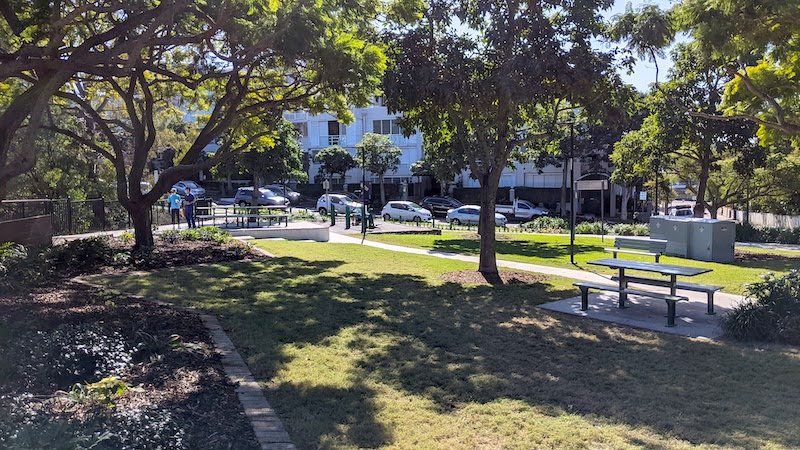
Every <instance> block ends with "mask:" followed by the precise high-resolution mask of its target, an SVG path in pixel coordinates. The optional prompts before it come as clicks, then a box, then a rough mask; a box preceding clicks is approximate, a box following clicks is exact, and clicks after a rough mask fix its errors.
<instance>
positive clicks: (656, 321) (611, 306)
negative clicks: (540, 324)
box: [539, 292, 731, 339]
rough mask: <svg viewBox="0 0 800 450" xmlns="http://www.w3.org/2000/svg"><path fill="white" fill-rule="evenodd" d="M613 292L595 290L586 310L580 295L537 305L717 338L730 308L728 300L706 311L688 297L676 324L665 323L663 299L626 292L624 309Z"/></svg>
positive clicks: (678, 313)
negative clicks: (709, 311)
mask: <svg viewBox="0 0 800 450" xmlns="http://www.w3.org/2000/svg"><path fill="white" fill-rule="evenodd" d="M617 298H618V297H617V294H616V293H605V292H604V293H597V294H590V295H589V310H588V311H581V297H580V296H577V297H572V298H568V299H565V300H559V301H555V302H550V303H545V304H543V305H540V306H539V307H540V308H542V309H546V310H549V311H557V312H561V313H566V314H572V315H574V316H583V317H586V318H588V319H595V320H602V321H604V322H612V323H615V324H618V325H626V326H631V327H636V328H644V329H647V330H653V331H660V332H663V333H670V334H678V335H681V336H688V337H693V338H697V337H702V338H708V339H717V338H719V337H720V336H721V335H722V330H721V329H720V327H719V321H720V318H721V317H722V316H724V314H725V313H727V312H728V311H730V308H731V304H730V302H727V301H724V300H723V301H719V302H715V304H716V307H715V310H716V314H715V315H708V314H706V302H705V301H699V300H690V301H684V302H679V303H678V304H677V307H676V310H677V315H676V317H675V326H674V327H668V326H666V325H667V304H666V302H664V301H663V300H657V299H652V298H646V297H640V296H634V295H629V296H628V301H627V302H626V304H627V306H628V307H627V308H624V309H620V308H618V307H617Z"/></svg>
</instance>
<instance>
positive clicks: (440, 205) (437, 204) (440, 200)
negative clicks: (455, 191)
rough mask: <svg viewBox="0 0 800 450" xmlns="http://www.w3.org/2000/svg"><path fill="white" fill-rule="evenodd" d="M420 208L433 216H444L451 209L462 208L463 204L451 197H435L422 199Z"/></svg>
mask: <svg viewBox="0 0 800 450" xmlns="http://www.w3.org/2000/svg"><path fill="white" fill-rule="evenodd" d="M420 206H422V207H423V208H425V209H427V210H428V211H430V212H432V213H433V214H438V215H441V216H444V215H446V214H447V211H449V210H451V209H453V208H458V207H460V206H464V204H463V203H461V202H460V201H458V200H456V199H454V198H453V197H438V196H436V197H425V198H424V199H422V202H420Z"/></svg>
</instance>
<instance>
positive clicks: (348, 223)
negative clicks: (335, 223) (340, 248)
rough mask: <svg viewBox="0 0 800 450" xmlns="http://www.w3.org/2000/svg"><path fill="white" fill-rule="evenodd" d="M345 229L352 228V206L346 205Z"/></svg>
mask: <svg viewBox="0 0 800 450" xmlns="http://www.w3.org/2000/svg"><path fill="white" fill-rule="evenodd" d="M344 229H345V230H349V229H350V206H349V205H346V206H345V207H344Z"/></svg>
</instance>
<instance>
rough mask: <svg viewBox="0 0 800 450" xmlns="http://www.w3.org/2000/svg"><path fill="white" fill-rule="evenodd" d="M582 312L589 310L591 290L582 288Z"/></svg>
mask: <svg viewBox="0 0 800 450" xmlns="http://www.w3.org/2000/svg"><path fill="white" fill-rule="evenodd" d="M580 288H581V311H586V310H587V309H589V288H587V287H583V286H581V287H580Z"/></svg>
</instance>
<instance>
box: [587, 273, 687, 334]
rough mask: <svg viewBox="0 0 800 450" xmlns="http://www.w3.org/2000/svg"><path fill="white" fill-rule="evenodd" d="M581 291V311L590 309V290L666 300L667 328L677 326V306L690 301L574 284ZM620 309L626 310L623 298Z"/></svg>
mask: <svg viewBox="0 0 800 450" xmlns="http://www.w3.org/2000/svg"><path fill="white" fill-rule="evenodd" d="M573 284H574V285H575V286H577V287H578V288H579V289H580V290H581V311H586V310H588V309H589V290H590V289H594V290H598V291H607V292H616V293H618V294H623V293H624V294H629V295H639V296H642V297H649V298H655V299H658V300H664V301H665V302H666V303H667V326H668V327H674V326H675V304H676V303H677V302H680V301H688V300H689V298H688V297H684V296H680V295H671V294H663V293H660V292H650V291H643V290H640V289H620V287H619V286H618V285H612V284H602V283H594V282H590V281H580V282H577V283H573ZM619 307H620V308H624V307H625V303H624V300H623V299H622V297H620V299H619Z"/></svg>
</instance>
